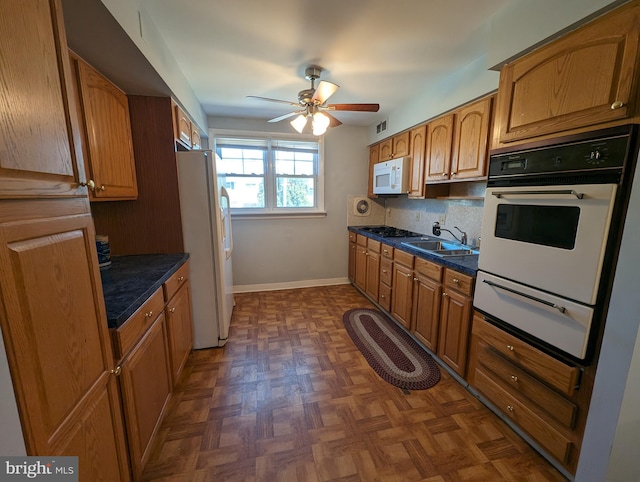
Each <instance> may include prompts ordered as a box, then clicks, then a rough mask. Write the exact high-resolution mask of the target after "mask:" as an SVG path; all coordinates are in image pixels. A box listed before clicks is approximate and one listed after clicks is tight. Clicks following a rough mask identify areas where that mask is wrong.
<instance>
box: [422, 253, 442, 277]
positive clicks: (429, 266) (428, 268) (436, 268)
mask: <svg viewBox="0 0 640 482" xmlns="http://www.w3.org/2000/svg"><path fill="white" fill-rule="evenodd" d="M442 270H443V268H442V266H440V265H438V264H435V263H432V262H431V261H427V260H425V259H422V258H416V267H415V271H416V272H417V273H419V274H421V275H423V276H426V277H427V278H431V279H432V280H434V281H442Z"/></svg>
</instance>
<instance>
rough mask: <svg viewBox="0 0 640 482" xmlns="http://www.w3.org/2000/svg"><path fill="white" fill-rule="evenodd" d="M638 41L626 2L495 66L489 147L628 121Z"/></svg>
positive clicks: (635, 14) (638, 11)
mask: <svg viewBox="0 0 640 482" xmlns="http://www.w3.org/2000/svg"><path fill="white" fill-rule="evenodd" d="M639 37H640V2H638V1H634V2H631V3H629V4H627V5H624V6H622V7H620V8H618V9H616V10H614V11H613V12H611V13H608V14H607V15H605V16H603V17H601V18H599V19H596V20H594V21H593V22H590V23H588V24H586V25H584V26H582V27H581V28H579V29H578V30H575V31H574V32H571V33H569V34H567V35H566V36H564V37H561V38H560V39H558V40H556V41H554V42H552V43H550V44H548V45H546V46H544V47H541V48H539V49H537V50H535V51H533V52H531V53H530V54H528V55H525V56H523V57H521V58H519V59H517V60H515V61H514V62H512V63H511V64H508V65H506V66H505V67H503V68H502V71H501V73H500V84H499V88H498V101H497V123H496V127H497V129H498V132H497V142H498V143H497V145H494V146H493V147H500V146H503V145H504V144H507V143H510V142H514V141H519V140H523V139H530V138H534V137H538V136H544V135H548V134H556V133H559V132H564V131H571V130H574V129H583V128H587V127H590V126H595V125H596V124H605V125H613V124H612V123H616V121H617V123H624V122H625V120H626V119H629V118H630V117H633V116H634V115H636V109H637V100H636V99H637V96H638V93H637V88H638V87H637V84H638V63H639V62H640V60H639V55H638V42H639V40H638V39H639ZM583 130H584V129H583Z"/></svg>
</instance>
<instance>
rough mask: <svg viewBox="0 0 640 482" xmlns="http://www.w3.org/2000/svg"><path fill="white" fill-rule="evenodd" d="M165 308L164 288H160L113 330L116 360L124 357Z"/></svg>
mask: <svg viewBox="0 0 640 482" xmlns="http://www.w3.org/2000/svg"><path fill="white" fill-rule="evenodd" d="M163 309H164V297H163V295H162V288H158V289H157V290H156V291H155V292H154V293H153V294H152V295H151V296H150V297H149V299H148V300H147V301H146V302H145V303H144V304H143V305H142V306H141V307H140V308H138V310H137V311H136V312H135V313H134V314H133V315H131V317H130V318H129V319H128V320H127V321H125V322H124V323H123V324H122V326H120V327H119V328H117V329H116V330H113V331H112V332H111V333H112V338H113V354H114V356H115V358H116V360H120V359H122V358H123V357H124V356H125V355H126V354H127V353H129V351H130V350H131V349H132V348H133V346H134V345H135V344H136V343H138V340H140V338H142V335H144V333H145V332H146V331H147V330H148V329H149V327H150V326H151V323H152V322H153V320H155V319H156V318H157V317H158V315H159V314H160V313H162V310H163Z"/></svg>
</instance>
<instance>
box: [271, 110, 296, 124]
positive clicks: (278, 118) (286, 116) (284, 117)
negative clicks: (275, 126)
mask: <svg viewBox="0 0 640 482" xmlns="http://www.w3.org/2000/svg"><path fill="white" fill-rule="evenodd" d="M304 112H305V111H303V110H297V111H295V112H289V113H288V114H284V115H281V116H278V117H274V118H273V119H269V120H268V121H267V122H280V121H281V120H285V119H288V118H289V117H293V116H294V115H298V114H304Z"/></svg>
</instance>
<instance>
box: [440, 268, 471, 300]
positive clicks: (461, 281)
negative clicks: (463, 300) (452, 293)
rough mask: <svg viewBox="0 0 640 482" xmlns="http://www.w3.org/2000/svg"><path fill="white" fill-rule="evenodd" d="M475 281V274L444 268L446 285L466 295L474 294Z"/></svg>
mask: <svg viewBox="0 0 640 482" xmlns="http://www.w3.org/2000/svg"><path fill="white" fill-rule="evenodd" d="M474 281H475V278H474V277H473V276H468V275H466V274H462V273H459V272H458V271H454V270H452V269H448V268H447V269H445V270H444V285H445V286H446V287H447V288H451V289H454V290H456V291H459V292H460V293H463V294H465V295H469V296H471V295H472V294H473V285H474Z"/></svg>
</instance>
